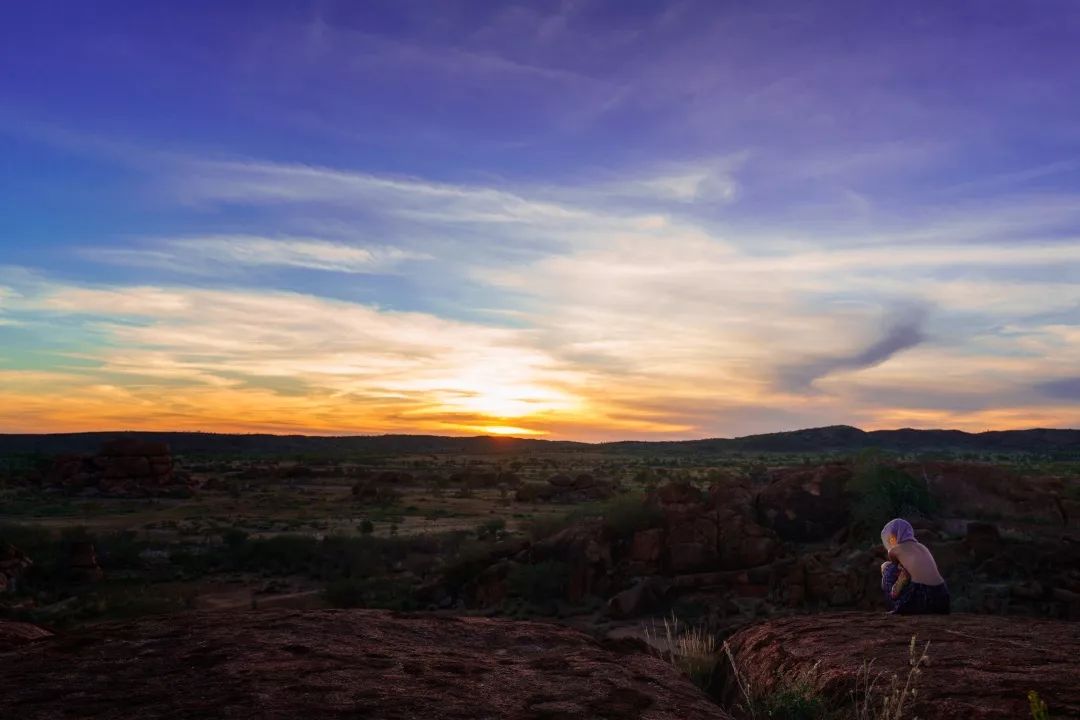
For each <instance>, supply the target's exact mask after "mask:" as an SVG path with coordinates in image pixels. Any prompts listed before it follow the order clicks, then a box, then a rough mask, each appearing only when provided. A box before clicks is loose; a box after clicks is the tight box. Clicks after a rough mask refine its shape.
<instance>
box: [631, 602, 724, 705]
mask: <svg viewBox="0 0 1080 720" xmlns="http://www.w3.org/2000/svg"><path fill="white" fill-rule="evenodd" d="M682 625H685V624H684V623H682V622H681V621H680V620H679V619H678V618H677V617H675V614H674V613H672V615H671V618H670V619H668V618H664V624H663V634H662V635H660V634H659V633H658V632H657V628H656V626H655V625H654V626H653V627H652V629H650V628H649V627H648V626H646V627H645V628H644V630H645V639H646V641H648V643H649V645H651V646H652V647H654V648H658V647H666V648H667V652H666V653H664V652H663V651H660V654H661V656H662V657H665V659H666V660H667V661H668V662H670V663H671V664H672V665H673V666H675V668H676V669H678V670H679V672H681V673H683V674H684V675H686V676H687V677H689V678H690V679H691V680H692V681H693V682H694V684H695V685H697V686H698V687H700V688H702V689H703V690H707V689H708V688H709V685H710V684H711V682H712V675H713V670H714V669H715V668H716V662H717V651H718V650H719V648H718V646H717V643H716V638H715V637H714V636H713V635H712V634H711V633H709V632H708V631H707V630H705V628H702V627H695V626H686V627H685V629H681V628H680V626H682Z"/></svg>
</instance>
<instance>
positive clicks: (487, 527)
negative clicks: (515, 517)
mask: <svg viewBox="0 0 1080 720" xmlns="http://www.w3.org/2000/svg"><path fill="white" fill-rule="evenodd" d="M505 530H506V521H505V520H503V519H502V518H492V519H491V520H488V521H486V522H484V523H481V524H480V525H478V526H477V528H476V537H477V538H478V539H480V540H487V539H489V538H492V539H494V538H497V537H499V536H500V535H502V534H503V533H504V531H505Z"/></svg>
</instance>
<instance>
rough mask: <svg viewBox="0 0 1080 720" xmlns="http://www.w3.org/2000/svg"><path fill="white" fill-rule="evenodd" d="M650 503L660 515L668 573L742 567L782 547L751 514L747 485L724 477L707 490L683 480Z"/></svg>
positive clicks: (661, 491)
mask: <svg viewBox="0 0 1080 720" xmlns="http://www.w3.org/2000/svg"><path fill="white" fill-rule="evenodd" d="M652 502H654V503H656V504H657V506H658V507H659V509H660V512H661V513H662V515H663V519H664V520H663V524H664V525H663V526H664V550H665V552H664V558H663V559H664V570H665V571H666V572H667V573H668V574H672V575H680V574H683V573H691V572H700V571H704V570H741V569H745V568H750V567H756V566H759V565H765V564H767V563H769V562H770V561H771V560H773V559H774V558H775V557H776V555H777V553H778V552H779V550H780V544H779V542H778V541H777V539H776V536H775V535H774V534H773V533H772V532H771V531H770V530H768V529H767V528H764V527H762V526H761V525H759V524H758V523H757V521H756V520H755V518H754V516H753V493H752V491H751V490H750V488H749V487H748V486H747V485H746V483H743V482H740V481H737V480H727V481H726V482H719V483H717V484H715V485H713V486H712V487H711V488H710V489H709V492H708V494H705V493H703V492H702V491H701V490H699V489H698V488H696V487H694V486H693V485H690V484H687V483H669V484H668V485H664V486H662V487H661V488H659V489H658V490H657V491H656V493H655V495H654V497H653V499H652Z"/></svg>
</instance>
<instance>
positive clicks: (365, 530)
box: [360, 518, 375, 535]
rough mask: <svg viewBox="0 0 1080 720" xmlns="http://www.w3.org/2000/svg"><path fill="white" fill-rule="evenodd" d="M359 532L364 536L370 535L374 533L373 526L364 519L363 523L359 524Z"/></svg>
mask: <svg viewBox="0 0 1080 720" xmlns="http://www.w3.org/2000/svg"><path fill="white" fill-rule="evenodd" d="M360 532H361V533H362V534H364V535H370V534H371V533H373V532H375V524H374V523H373V522H371V521H370V520H368V519H367V518H365V519H364V521H363V522H361V523H360Z"/></svg>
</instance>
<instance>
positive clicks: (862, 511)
mask: <svg viewBox="0 0 1080 720" xmlns="http://www.w3.org/2000/svg"><path fill="white" fill-rule="evenodd" d="M849 489H850V490H851V492H853V493H854V494H855V495H856V500H855V503H854V506H853V509H852V514H853V519H854V521H855V525H856V527H857V528H858V529H859V530H860V531H861V532H862V533H863V534H865V535H874V534H876V533H877V532H878V530H879V529H880V528H881V527H882V526H884V525H885V523H887V522H888V521H889V520H891V519H892V518H895V517H911V516H919V515H924V516H925V515H928V514H930V513H931V512H933V509H934V502H933V498H932V497H931V496H930V490H929V488H928V486H927V483H926V480H925V479H920V478H915V477H912V476H911V475H909V474H908V473H907V472H904V471H903V470H900V469H898V468H896V467H892V466H891V465H887V464H885V463H884V462H883V461H882V457H881V455H880V454H879V453H877V452H875V451H867V452H864V453H862V454H861V455H860V456H859V457H858V458H856V460H855V473H854V477H853V478H852V481H851V485H850V488H849Z"/></svg>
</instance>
